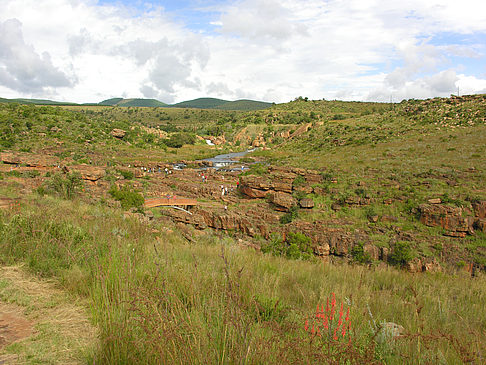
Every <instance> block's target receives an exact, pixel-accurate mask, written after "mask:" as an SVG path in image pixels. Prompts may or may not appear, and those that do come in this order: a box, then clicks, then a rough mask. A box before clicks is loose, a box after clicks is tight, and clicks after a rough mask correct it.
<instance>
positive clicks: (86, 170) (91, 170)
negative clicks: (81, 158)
mask: <svg viewBox="0 0 486 365" xmlns="http://www.w3.org/2000/svg"><path fill="white" fill-rule="evenodd" d="M66 169H67V171H68V172H71V171H73V172H78V173H79V174H80V175H81V178H82V179H83V180H89V181H97V180H99V179H101V178H102V177H103V176H105V169H103V168H101V167H96V166H91V165H84V164H83V165H76V166H69V167H67V168H66Z"/></svg>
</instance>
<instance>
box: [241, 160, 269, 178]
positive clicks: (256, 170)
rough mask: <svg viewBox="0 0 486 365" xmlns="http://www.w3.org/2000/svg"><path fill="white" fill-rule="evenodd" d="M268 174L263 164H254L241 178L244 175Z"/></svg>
mask: <svg viewBox="0 0 486 365" xmlns="http://www.w3.org/2000/svg"><path fill="white" fill-rule="evenodd" d="M267 173H268V167H267V166H265V165H264V164H261V163H256V164H254V165H251V166H250V168H249V169H248V170H247V171H245V172H243V173H242V174H241V176H246V175H259V176H261V175H266V174H267Z"/></svg>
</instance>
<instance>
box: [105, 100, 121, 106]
mask: <svg viewBox="0 0 486 365" xmlns="http://www.w3.org/2000/svg"><path fill="white" fill-rule="evenodd" d="M121 101H123V98H112V99H106V100H103V101H102V102H101V103H99V105H107V106H115V105H117V104H118V103H119V102H121Z"/></svg>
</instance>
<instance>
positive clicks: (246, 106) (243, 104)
mask: <svg viewBox="0 0 486 365" xmlns="http://www.w3.org/2000/svg"><path fill="white" fill-rule="evenodd" d="M271 106H272V103H266V102H263V101H255V100H236V101H230V102H227V103H225V104H223V105H220V106H219V107H218V109H222V110H260V109H267V108H269V107H271Z"/></svg>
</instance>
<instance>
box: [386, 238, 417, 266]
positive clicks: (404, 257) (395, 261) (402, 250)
mask: <svg viewBox="0 0 486 365" xmlns="http://www.w3.org/2000/svg"><path fill="white" fill-rule="evenodd" d="M413 257H414V255H413V251H412V248H411V247H410V244H409V243H408V242H403V241H398V242H397V243H395V245H393V248H392V253H391V255H390V257H389V258H388V261H389V262H390V264H392V265H395V266H399V267H403V266H405V265H406V264H407V263H408V262H410V261H411V260H412V259H413Z"/></svg>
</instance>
